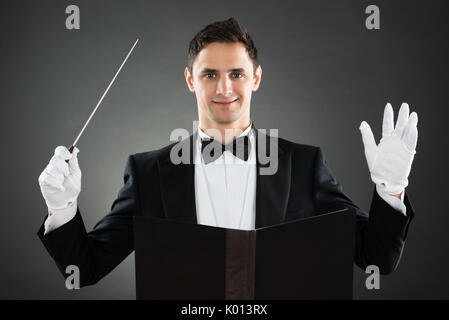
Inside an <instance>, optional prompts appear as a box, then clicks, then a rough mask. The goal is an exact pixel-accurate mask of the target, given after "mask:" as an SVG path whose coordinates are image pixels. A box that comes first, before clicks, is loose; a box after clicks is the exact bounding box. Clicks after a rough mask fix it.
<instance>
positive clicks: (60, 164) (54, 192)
mask: <svg viewBox="0 0 449 320" xmlns="http://www.w3.org/2000/svg"><path fill="white" fill-rule="evenodd" d="M78 152H79V150H78V148H76V147H75V148H74V149H73V153H70V151H69V150H68V149H67V148H66V147H63V146H59V147H57V148H56V149H55V154H54V155H53V157H52V158H51V159H50V162H49V163H48V165H47V167H46V168H45V169H44V171H42V173H41V174H40V176H39V186H40V188H41V192H42V195H43V196H44V199H45V202H46V204H47V207H48V209H49V210H58V209H65V208H67V207H69V206H72V205H73V204H74V203H75V202H76V200H77V198H78V195H79V193H80V191H81V170H80V167H79V165H78V158H77V154H78ZM65 160H69V162H68V163H67V162H66V161H65Z"/></svg>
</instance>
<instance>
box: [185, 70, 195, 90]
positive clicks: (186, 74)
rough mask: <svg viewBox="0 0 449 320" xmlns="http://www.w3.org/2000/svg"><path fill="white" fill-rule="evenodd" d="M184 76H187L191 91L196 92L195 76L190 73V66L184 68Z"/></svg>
mask: <svg viewBox="0 0 449 320" xmlns="http://www.w3.org/2000/svg"><path fill="white" fill-rule="evenodd" d="M184 77H185V78H186V83H187V86H188V87H189V90H190V92H192V93H193V92H195V87H194V86H193V77H192V75H191V74H190V71H189V68H188V67H186V68H185V69H184Z"/></svg>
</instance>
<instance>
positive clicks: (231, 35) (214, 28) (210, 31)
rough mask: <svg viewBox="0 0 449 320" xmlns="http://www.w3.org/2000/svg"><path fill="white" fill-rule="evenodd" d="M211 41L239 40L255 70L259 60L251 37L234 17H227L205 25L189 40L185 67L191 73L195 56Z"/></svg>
mask: <svg viewBox="0 0 449 320" xmlns="http://www.w3.org/2000/svg"><path fill="white" fill-rule="evenodd" d="M212 42H228V43H231V42H241V43H242V44H243V45H244V46H245V48H246V51H247V52H248V55H249V57H250V58H251V60H252V62H253V67H254V72H256V68H257V66H258V65H259V60H258V58H257V49H256V47H255V46H254V42H253V39H252V38H251V36H250V35H249V34H248V31H247V30H246V29H245V27H244V26H243V25H241V24H240V23H239V22H238V21H237V20H236V19H234V18H229V19H227V20H223V21H215V22H213V23H211V24H209V25H207V26H206V27H204V28H203V29H202V30H201V31H200V32H198V33H197V34H196V35H195V37H193V39H192V40H191V41H190V44H189V52H188V56H187V67H188V68H189V71H190V73H191V74H193V73H192V68H193V62H194V61H195V58H196V57H197V55H198V54H199V53H200V51H201V50H202V49H203V48H204V47H205V46H207V45H208V44H210V43H212Z"/></svg>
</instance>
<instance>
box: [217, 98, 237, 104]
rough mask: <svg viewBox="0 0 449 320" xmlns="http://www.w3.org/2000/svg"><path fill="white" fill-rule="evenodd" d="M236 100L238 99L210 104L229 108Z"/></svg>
mask: <svg viewBox="0 0 449 320" xmlns="http://www.w3.org/2000/svg"><path fill="white" fill-rule="evenodd" d="M237 100H238V98H237V99H235V100H231V101H213V100H212V102H213V103H216V104H219V105H221V106H230V105H231V104H232V103H234V102H236V101H237Z"/></svg>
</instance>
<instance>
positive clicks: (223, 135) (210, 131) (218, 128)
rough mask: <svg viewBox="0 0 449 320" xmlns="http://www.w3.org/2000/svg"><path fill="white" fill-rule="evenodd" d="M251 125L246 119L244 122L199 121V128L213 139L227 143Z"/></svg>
mask: <svg viewBox="0 0 449 320" xmlns="http://www.w3.org/2000/svg"><path fill="white" fill-rule="evenodd" d="M250 125H251V121H250V120H249V119H248V120H246V121H244V122H237V121H236V122H233V123H225V124H222V123H213V124H209V125H208V124H204V123H202V122H201V121H200V123H199V128H200V129H201V130H202V131H203V132H204V133H205V134H207V135H208V136H209V137H211V138H212V139H214V140H218V141H221V143H222V144H225V145H226V144H228V143H230V142H232V141H233V140H235V139H236V138H237V137H238V136H240V135H241V134H242V133H243V131H245V130H246V129H247V128H248V127H249V126H250Z"/></svg>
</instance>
